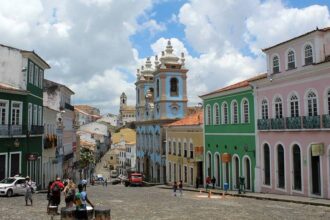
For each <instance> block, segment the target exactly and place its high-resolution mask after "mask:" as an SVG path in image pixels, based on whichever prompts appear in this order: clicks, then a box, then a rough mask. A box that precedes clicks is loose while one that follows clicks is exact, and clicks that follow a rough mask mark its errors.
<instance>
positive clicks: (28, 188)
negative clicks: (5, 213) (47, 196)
mask: <svg viewBox="0 0 330 220" xmlns="http://www.w3.org/2000/svg"><path fill="white" fill-rule="evenodd" d="M32 192H33V188H32V181H31V179H30V177H29V176H27V177H26V178H25V205H26V206H28V200H30V202H31V206H32V204H33V201H32Z"/></svg>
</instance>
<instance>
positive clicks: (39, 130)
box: [30, 125, 44, 134]
mask: <svg viewBox="0 0 330 220" xmlns="http://www.w3.org/2000/svg"><path fill="white" fill-rule="evenodd" d="M43 133H44V126H41V125H31V129H30V134H43Z"/></svg>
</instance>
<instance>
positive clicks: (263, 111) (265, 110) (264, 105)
mask: <svg viewBox="0 0 330 220" xmlns="http://www.w3.org/2000/svg"><path fill="white" fill-rule="evenodd" d="M261 117H262V119H268V102H267V100H266V99H264V100H262V102H261Z"/></svg>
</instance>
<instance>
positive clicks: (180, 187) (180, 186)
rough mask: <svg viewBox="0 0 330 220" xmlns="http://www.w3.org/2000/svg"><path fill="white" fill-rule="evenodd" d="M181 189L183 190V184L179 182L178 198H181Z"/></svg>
mask: <svg viewBox="0 0 330 220" xmlns="http://www.w3.org/2000/svg"><path fill="white" fill-rule="evenodd" d="M182 189H183V184H182V180H180V182H179V192H180V196H182Z"/></svg>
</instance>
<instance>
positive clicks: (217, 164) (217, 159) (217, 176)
mask: <svg viewBox="0 0 330 220" xmlns="http://www.w3.org/2000/svg"><path fill="white" fill-rule="evenodd" d="M214 172H215V175H214V176H215V179H216V185H217V186H219V187H220V186H221V185H220V182H221V181H220V155H219V154H216V155H215V164H214Z"/></svg>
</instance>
